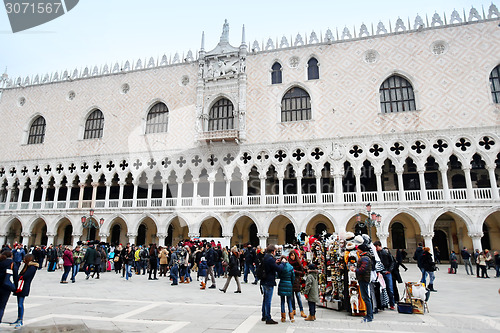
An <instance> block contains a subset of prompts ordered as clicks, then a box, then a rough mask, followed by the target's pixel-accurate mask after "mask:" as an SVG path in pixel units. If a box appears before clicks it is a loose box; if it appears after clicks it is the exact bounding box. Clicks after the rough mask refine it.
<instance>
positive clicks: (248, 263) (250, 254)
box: [243, 244, 257, 284]
mask: <svg viewBox="0 0 500 333" xmlns="http://www.w3.org/2000/svg"><path fill="white" fill-rule="evenodd" d="M243 258H244V259H245V272H244V274H243V281H244V282H245V283H248V273H250V272H252V274H253V277H254V282H253V284H257V277H256V276H255V266H254V263H255V260H256V254H255V250H254V249H253V248H252V245H251V244H248V247H247V248H246V250H245V253H243Z"/></svg>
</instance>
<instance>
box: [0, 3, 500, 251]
mask: <svg viewBox="0 0 500 333" xmlns="http://www.w3.org/2000/svg"><path fill="white" fill-rule="evenodd" d="M499 23H500V19H499V12H498V9H497V7H496V6H495V5H493V4H492V5H491V6H490V7H489V8H488V10H487V11H483V12H482V13H479V12H478V11H477V10H476V9H475V8H472V9H471V10H470V11H469V13H466V12H464V13H458V12H457V11H453V13H452V14H451V15H450V16H447V17H445V16H444V15H443V17H441V16H440V15H439V14H434V15H433V16H432V17H430V18H427V17H426V18H425V19H423V18H421V17H420V16H417V17H416V18H415V20H414V21H413V22H410V21H408V22H404V21H403V20H401V19H398V20H397V21H396V23H395V24H393V25H387V26H386V25H384V24H383V23H382V22H380V23H378V24H377V25H372V26H370V27H367V26H365V25H364V24H363V25H362V26H361V27H360V28H359V29H357V30H356V31H350V30H349V29H348V28H344V29H343V30H342V31H335V32H333V31H331V30H327V32H326V33H324V34H316V33H315V32H312V33H311V34H310V35H308V36H302V35H300V34H299V35H297V36H292V37H290V38H288V37H285V36H284V37H282V38H278V39H275V40H273V39H269V40H267V41H265V42H263V43H258V42H253V43H252V42H249V43H247V41H246V40H245V29H244V27H243V29H242V34H241V43H240V45H239V46H237V47H235V46H232V45H231V44H230V41H229V25H228V23H227V21H226V22H225V23H224V25H223V30H222V34H221V37H220V41H219V43H218V44H217V46H216V47H215V48H214V49H211V50H209V49H205V42H204V36H203V37H202V43H201V49H200V51H199V53H198V55H196V56H195V55H193V53H192V52H191V51H190V52H188V53H187V55H186V56H182V57H180V56H179V55H178V54H176V55H175V57H174V58H173V59H172V58H170V59H169V58H167V57H166V56H164V57H163V58H161V59H153V58H151V59H145V60H144V59H140V60H137V61H132V62H130V61H127V62H125V63H122V64H118V63H116V64H112V65H104V66H101V67H97V66H96V67H87V68H85V69H83V70H74V71H64V72H57V73H53V74H52V75H48V74H47V75H42V76H38V75H37V76H35V77H26V78H18V79H9V78H8V76H6V75H4V76H3V77H2V82H1V86H0V87H1V90H0V92H1V95H0V116H1V119H2V122H1V123H0V131H1V133H2V145H1V146H0V184H1V188H0V237H1V238H0V239H1V242H4V243H12V242H15V241H18V242H19V241H20V242H23V243H24V244H27V245H32V244H47V243H64V244H74V243H76V242H77V241H79V240H85V239H89V238H90V239H101V240H102V241H106V242H111V243H126V242H131V243H135V244H147V243H153V242H156V243H159V244H161V245H163V244H172V243H176V242H178V241H179V240H181V239H185V238H188V237H198V236H200V237H205V238H210V237H224V238H227V239H228V241H229V242H231V244H243V243H247V242H251V243H253V244H261V245H265V244H267V243H279V244H283V243H286V242H290V241H292V240H293V238H294V237H295V235H296V234H297V233H299V232H306V233H308V234H316V233H321V232H322V231H323V230H326V231H328V232H339V231H343V230H348V231H353V230H354V229H355V225H356V219H357V215H358V214H360V215H361V216H362V218H363V219H364V218H365V217H366V215H367V212H366V209H365V205H366V204H367V203H369V202H370V203H371V204H372V207H373V209H374V210H376V212H377V213H379V214H380V215H381V216H382V221H381V224H380V226H379V227H376V228H375V229H376V230H373V232H372V235H373V238H375V239H379V240H381V241H382V243H384V244H387V245H388V246H389V247H391V248H406V249H408V250H409V251H413V249H414V248H415V247H416V244H417V243H418V242H420V241H424V242H425V244H426V245H427V246H430V247H431V248H432V247H433V246H437V247H438V248H439V249H440V250H441V253H443V258H447V257H448V255H447V253H448V252H449V251H451V250H455V251H458V250H459V249H461V248H462V247H463V246H467V247H469V248H483V247H484V248H493V249H500V198H499V197H500V196H499V188H498V178H499V176H500V155H499V152H500V137H499V125H500V119H499V114H500V78H499V72H500V68H499V65H500V26H499ZM90 209H93V210H94V212H95V215H94V216H95V217H96V219H100V218H103V219H104V223H103V225H102V226H101V227H100V228H99V229H97V230H96V229H90V230H87V229H84V228H83V227H82V223H81V216H82V215H88V213H89V210H90Z"/></svg>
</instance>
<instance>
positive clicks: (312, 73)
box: [307, 58, 319, 80]
mask: <svg viewBox="0 0 500 333" xmlns="http://www.w3.org/2000/svg"><path fill="white" fill-rule="evenodd" d="M307 79H308V80H317V79H319V66H318V60H316V58H311V59H309V61H308V62H307Z"/></svg>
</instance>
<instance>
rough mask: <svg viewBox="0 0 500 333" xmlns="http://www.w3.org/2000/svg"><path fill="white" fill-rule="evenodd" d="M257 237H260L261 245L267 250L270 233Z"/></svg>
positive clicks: (263, 233) (259, 234)
mask: <svg viewBox="0 0 500 333" xmlns="http://www.w3.org/2000/svg"><path fill="white" fill-rule="evenodd" d="M257 237H259V245H260V247H261V248H262V250H264V251H265V250H266V247H267V239H268V238H269V233H268V232H259V233H258V234H257Z"/></svg>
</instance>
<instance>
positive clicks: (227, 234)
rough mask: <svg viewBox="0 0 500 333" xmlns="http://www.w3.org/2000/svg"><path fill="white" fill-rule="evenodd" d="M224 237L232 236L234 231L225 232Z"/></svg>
mask: <svg viewBox="0 0 500 333" xmlns="http://www.w3.org/2000/svg"><path fill="white" fill-rule="evenodd" d="M222 237H224V238H231V237H233V233H232V232H223V233H222Z"/></svg>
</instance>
